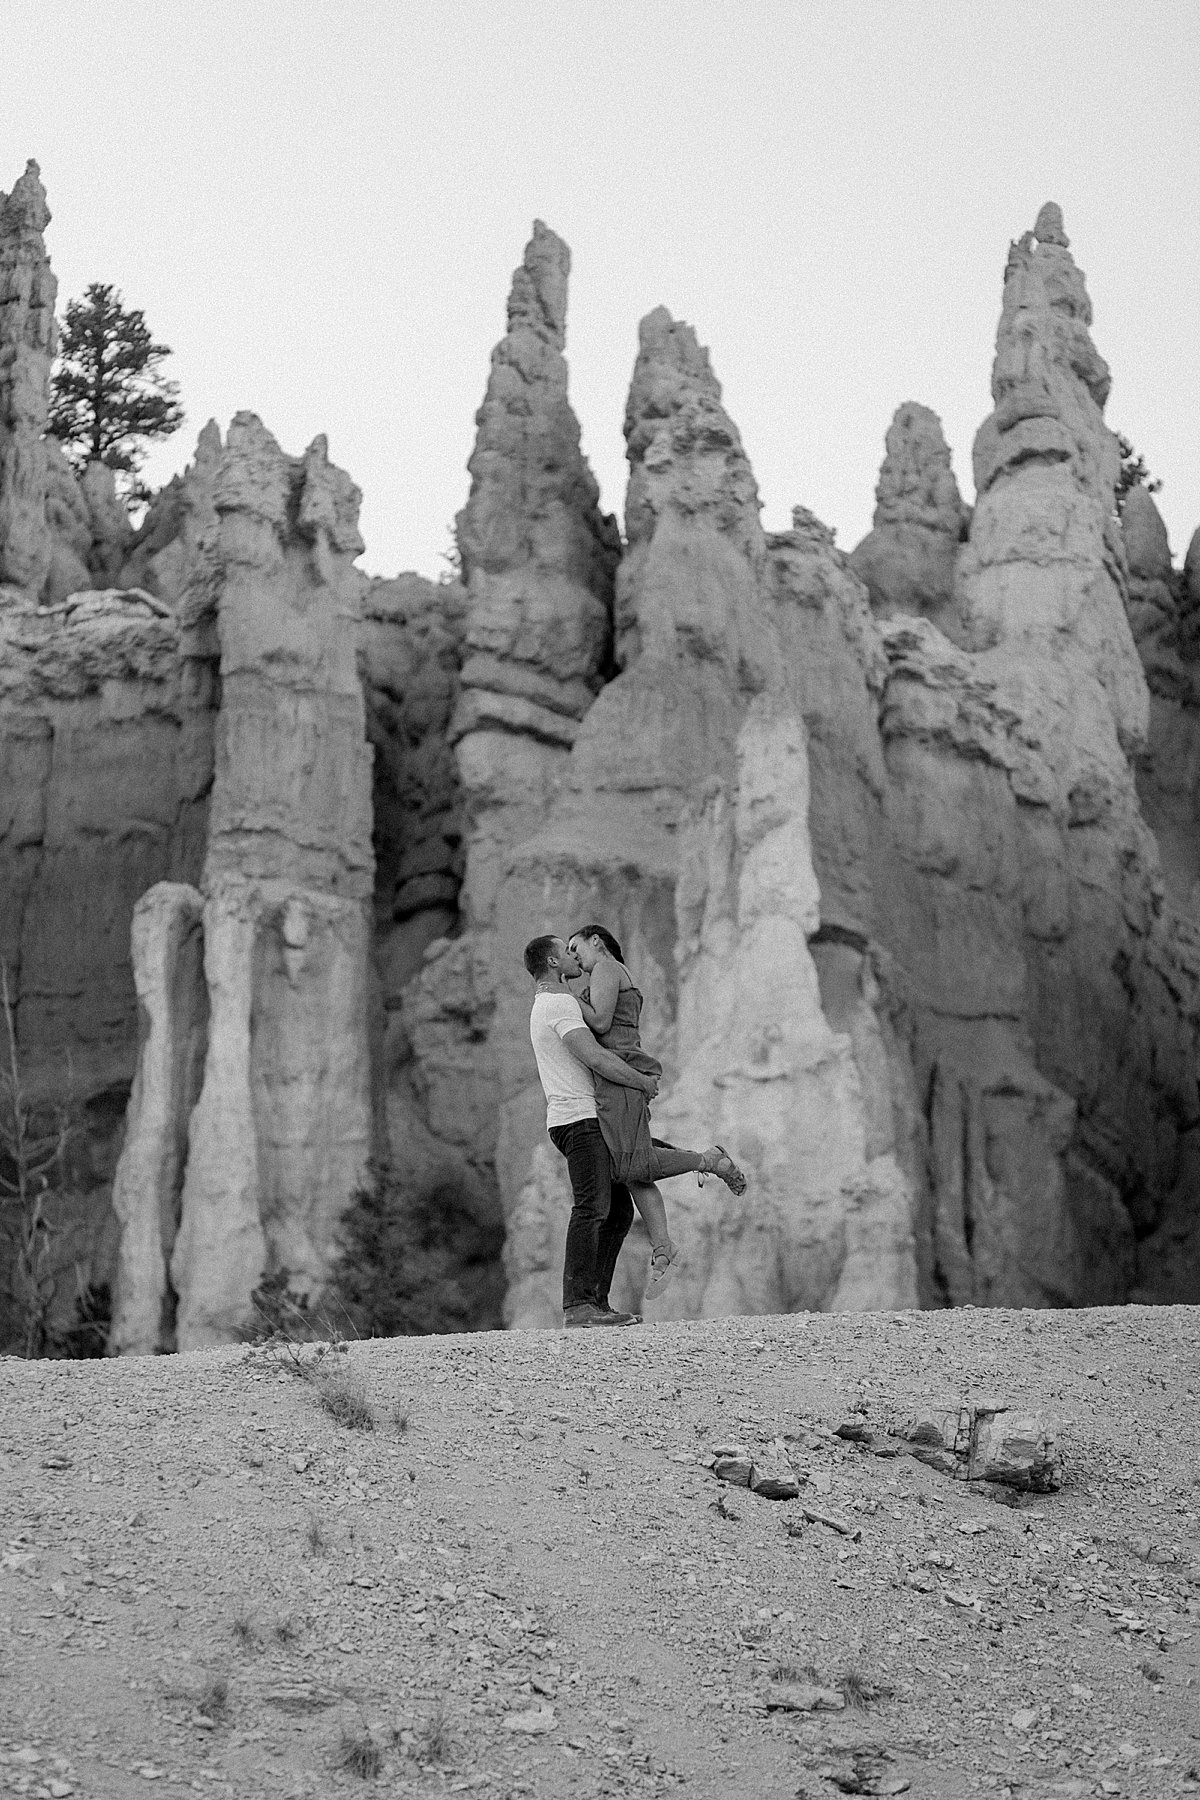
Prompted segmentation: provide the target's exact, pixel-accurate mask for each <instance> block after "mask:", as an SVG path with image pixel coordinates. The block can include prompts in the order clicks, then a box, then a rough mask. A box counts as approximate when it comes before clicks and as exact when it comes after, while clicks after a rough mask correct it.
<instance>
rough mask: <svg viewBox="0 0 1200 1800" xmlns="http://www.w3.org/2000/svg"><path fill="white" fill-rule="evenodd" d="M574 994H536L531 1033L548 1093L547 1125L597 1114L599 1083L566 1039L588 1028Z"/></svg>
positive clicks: (567, 1123)
mask: <svg viewBox="0 0 1200 1800" xmlns="http://www.w3.org/2000/svg"><path fill="white" fill-rule="evenodd" d="M586 1030H587V1026H586V1025H585V1024H584V1020H583V1014H582V1013H581V1012H580V1010H579V1002H578V1000H577V999H576V998H575V996H574V994H568V993H561V994H544V993H543V994H535V995H534V997H533V1010H532V1012H531V1013H530V1015H529V1036H530V1038H531V1039H532V1042H533V1054H534V1055H535V1056H536V1057H537V1066H538V1074H539V1075H540V1076H541V1078H542V1089H543V1091H544V1093H545V1095H546V1129H547V1131H549V1130H550V1129H551V1127H552V1126H554V1125H574V1124H577V1123H578V1121H579V1120H580V1119H594V1118H595V1117H596V1085H595V1083H594V1082H593V1080H592V1071H591V1070H590V1069H589V1068H588V1066H587V1064H586V1063H581V1062H580V1060H579V1058H578V1057H577V1056H572V1055H571V1052H570V1051H569V1050H568V1049H567V1047H566V1045H565V1044H564V1043H563V1039H564V1038H565V1037H566V1035H567V1033H568V1031H586Z"/></svg>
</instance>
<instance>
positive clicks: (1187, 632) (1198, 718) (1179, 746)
mask: <svg viewBox="0 0 1200 1800" xmlns="http://www.w3.org/2000/svg"><path fill="white" fill-rule="evenodd" d="M1121 535H1122V538H1123V540H1124V544H1125V554H1126V557H1127V560H1128V565H1129V589H1128V595H1127V601H1126V609H1127V611H1128V614H1129V624H1130V627H1131V629H1132V632H1133V636H1134V641H1135V642H1136V644H1137V649H1138V655H1139V656H1140V657H1141V659H1142V667H1143V669H1144V670H1145V674H1146V685H1147V687H1148V688H1149V690H1150V725H1149V733H1148V737H1147V741H1146V747H1145V750H1144V752H1143V754H1142V755H1141V756H1140V757H1139V758H1138V760H1137V786H1138V797H1139V799H1140V801H1141V805H1142V811H1143V813H1144V815H1145V818H1146V822H1147V824H1148V825H1149V826H1150V828H1151V830H1152V831H1153V833H1154V836H1155V838H1156V840H1157V843H1158V850H1159V855H1160V857H1161V859H1162V874H1163V882H1164V885H1165V889H1166V894H1167V898H1168V900H1169V902H1170V904H1171V905H1172V906H1173V907H1174V908H1175V909H1177V910H1178V911H1179V912H1180V913H1182V914H1183V915H1184V916H1185V917H1188V918H1190V919H1191V920H1192V921H1193V922H1196V923H1200V638H1198V637H1197V631H1196V624H1197V618H1198V617H1200V612H1198V609H1197V605H1196V604H1195V602H1189V596H1188V578H1187V571H1186V567H1185V569H1184V570H1182V571H1181V572H1179V573H1178V574H1177V573H1176V572H1175V569H1174V568H1173V566H1172V562H1171V547H1170V545H1169V543H1168V541H1167V530H1166V526H1165V525H1164V524H1163V521H1162V518H1161V516H1160V514H1159V511H1158V508H1157V506H1156V505H1155V504H1154V500H1153V497H1152V496H1151V495H1150V494H1149V493H1148V492H1147V490H1146V489H1145V488H1144V487H1143V486H1142V485H1141V483H1140V482H1138V483H1135V485H1134V486H1133V487H1132V488H1131V489H1130V490H1129V492H1128V493H1127V494H1126V495H1125V496H1124V498H1123V500H1122V502H1121ZM1197 600H1200V594H1197Z"/></svg>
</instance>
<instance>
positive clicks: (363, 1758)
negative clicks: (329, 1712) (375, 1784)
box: [337, 1725, 383, 1781]
mask: <svg viewBox="0 0 1200 1800" xmlns="http://www.w3.org/2000/svg"><path fill="white" fill-rule="evenodd" d="M337 1764H338V1767H339V1769H345V1770H346V1772H347V1774H350V1775H361V1776H362V1778H363V1780H364V1781H373V1780H374V1779H375V1777H376V1776H377V1775H382V1773H383V1751H382V1750H381V1749H380V1748H379V1745H378V1744H377V1743H376V1742H375V1739H374V1738H373V1737H372V1736H371V1733H370V1732H369V1731H368V1730H367V1728H366V1726H365V1725H363V1726H359V1727H358V1728H357V1729H355V1730H353V1731H352V1730H350V1729H349V1727H347V1726H345V1725H343V1727H342V1741H341V1743H340V1744H339V1745H338V1753H337Z"/></svg>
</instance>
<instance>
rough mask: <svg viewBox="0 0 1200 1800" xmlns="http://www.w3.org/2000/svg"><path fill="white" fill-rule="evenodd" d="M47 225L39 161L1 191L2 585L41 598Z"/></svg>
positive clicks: (45, 544) (50, 347)
mask: <svg viewBox="0 0 1200 1800" xmlns="http://www.w3.org/2000/svg"><path fill="white" fill-rule="evenodd" d="M49 223H50V209H49V207H48V206H47V205H46V190H45V188H44V187H43V186H42V183H41V179H40V171H39V169H38V166H37V164H36V163H35V162H30V163H27V164H26V167H25V173H24V174H23V175H22V176H21V178H20V180H19V181H18V182H17V184H16V186H15V187H14V188H13V191H12V193H11V194H8V195H7V196H6V195H4V194H0V584H3V583H5V582H10V583H11V584H12V585H13V586H14V587H19V588H24V589H26V590H27V591H28V592H29V593H31V594H33V595H35V596H36V595H37V593H38V592H39V590H40V588H41V585H42V582H43V581H44V580H45V577H46V571H47V569H48V568H49V566H50V548H51V546H50V533H49V531H48V529H47V526H46V483H47V469H46V450H45V446H44V444H43V442H42V434H43V433H44V431H45V429H46V416H47V413H48V411H49V404H50V365H51V363H52V362H53V360H54V349H55V343H56V328H55V324H54V301H55V297H56V295H57V292H58V283H57V282H56V281H55V279H54V275H53V273H52V271H51V268H50V259H49V257H48V256H47V254H46V245H45V240H44V238H43V236H42V234H43V232H44V231H45V229H46V226H47V225H48V224H49Z"/></svg>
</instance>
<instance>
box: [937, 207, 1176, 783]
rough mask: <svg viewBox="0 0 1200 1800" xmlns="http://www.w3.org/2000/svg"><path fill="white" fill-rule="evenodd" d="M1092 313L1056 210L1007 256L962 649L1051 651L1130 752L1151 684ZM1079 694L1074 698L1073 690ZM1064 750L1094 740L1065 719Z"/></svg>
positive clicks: (1138, 737)
mask: <svg viewBox="0 0 1200 1800" xmlns="http://www.w3.org/2000/svg"><path fill="white" fill-rule="evenodd" d="M1091 322H1092V306H1091V301H1090V300H1089V299H1088V293H1087V288H1086V286H1085V284H1084V278H1083V274H1082V271H1081V270H1079V269H1078V268H1076V266H1075V262H1074V259H1073V258H1072V256H1071V253H1070V250H1069V249H1068V248H1067V237H1066V233H1065V231H1064V230H1063V222H1062V212H1061V210H1060V209H1059V208H1058V207H1057V206H1056V205H1054V203H1053V202H1048V203H1047V204H1046V205H1045V206H1043V208H1042V210H1041V212H1040V213H1039V214H1038V220H1037V226H1036V227H1035V229H1034V231H1031V232H1026V233H1025V235H1024V236H1023V237H1022V238H1020V239H1019V240H1018V242H1016V243H1014V244H1012V245H1011V246H1010V247H1009V254H1008V264H1007V267H1006V269H1005V271H1004V299H1003V305H1002V309H1001V314H1000V325H999V328H998V330H997V333H996V358H995V362H994V363H993V366H992V396H993V398H994V400H995V410H994V411H993V412H992V414H991V416H990V417H989V418H988V419H986V420H985V421H984V423H983V425H982V426H981V427H980V429H979V432H978V434H977V435H976V439H975V448H974V463H975V486H976V491H977V499H976V506H975V513H974V517H973V519H972V524H971V534H970V541H969V544H968V546H967V548H966V550H965V551H964V553H963V556H962V558H961V559H960V562H959V570H958V607H959V613H960V619H961V629H962V633H963V636H962V641H964V642H965V643H966V645H967V646H968V647H969V648H971V649H984V650H990V649H992V648H993V647H996V646H1001V645H1008V646H1010V647H1012V646H1016V645H1018V644H1024V645H1026V646H1028V647H1029V648H1033V646H1034V645H1038V646H1041V647H1042V648H1043V649H1044V650H1047V651H1049V652H1050V653H1051V655H1052V656H1053V659H1054V660H1055V662H1056V663H1057V662H1062V661H1063V660H1064V659H1065V660H1066V661H1068V662H1070V663H1071V665H1072V668H1073V670H1074V674H1073V675H1072V676H1071V678H1070V680H1069V681H1068V683H1067V689H1065V690H1064V694H1063V697H1062V698H1063V704H1064V706H1065V707H1066V708H1067V712H1068V713H1073V712H1074V711H1075V710H1076V708H1077V707H1078V706H1079V705H1080V704H1081V700H1080V692H1081V690H1080V688H1079V686H1078V681H1077V677H1078V676H1080V675H1082V674H1085V673H1086V675H1087V676H1089V677H1090V678H1091V680H1092V681H1094V682H1097V683H1098V684H1099V687H1100V688H1101V689H1102V690H1103V695H1104V700H1105V701H1106V702H1107V707H1108V710H1109V713H1110V715H1111V716H1110V727H1115V730H1116V735H1117V737H1118V738H1119V740H1120V743H1121V745H1122V746H1123V748H1124V749H1125V750H1127V751H1130V750H1133V749H1136V748H1137V747H1138V746H1139V745H1140V744H1141V743H1142V741H1143V740H1144V737H1145V732H1146V716H1147V699H1146V684H1145V681H1144V679H1143V676H1142V670H1141V665H1140V663H1139V662H1138V657H1137V652H1136V650H1135V648H1134V644H1133V639H1132V637H1131V635H1130V631H1129V626H1128V624H1127V622H1126V619H1125V610H1124V599H1125V592H1126V588H1127V580H1128V578H1127V572H1126V565H1125V553H1124V548H1123V545H1122V542H1121V533H1120V527H1119V525H1118V524H1117V518H1116V509H1115V491H1116V484H1117V479H1118V476H1119V474H1120V451H1119V449H1118V446H1117V440H1116V438H1115V437H1114V436H1113V434H1112V432H1111V431H1110V430H1109V429H1108V427H1107V426H1106V425H1105V423H1104V416H1103V407H1104V402H1105V400H1106V399H1107V398H1108V390H1109V385H1110V376H1109V370H1108V364H1107V363H1106V362H1105V361H1104V359H1103V357H1102V356H1101V355H1100V354H1099V352H1098V351H1097V349H1096V346H1095V345H1094V344H1093V342H1092V338H1091V333H1090V330H1089V327H1090V325H1091ZM1068 690H1069V691H1068ZM1060 724H1061V725H1062V726H1063V727H1064V730H1063V742H1064V745H1065V744H1066V743H1067V742H1068V741H1069V740H1073V741H1074V742H1076V743H1077V744H1078V742H1079V741H1080V740H1081V738H1082V737H1083V736H1085V735H1086V733H1085V732H1083V731H1081V729H1080V727H1079V725H1078V723H1077V722H1076V723H1074V724H1072V723H1071V720H1070V718H1068V717H1066V716H1064V718H1063V719H1062V720H1061V721H1060Z"/></svg>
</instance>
